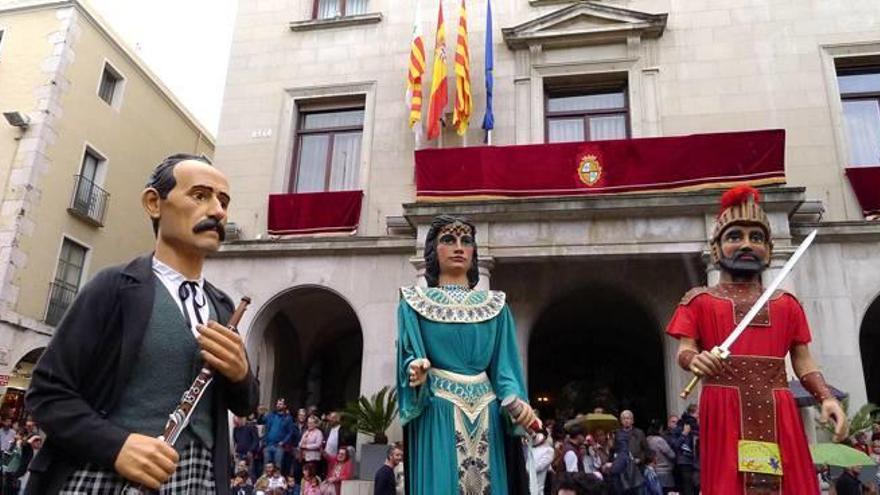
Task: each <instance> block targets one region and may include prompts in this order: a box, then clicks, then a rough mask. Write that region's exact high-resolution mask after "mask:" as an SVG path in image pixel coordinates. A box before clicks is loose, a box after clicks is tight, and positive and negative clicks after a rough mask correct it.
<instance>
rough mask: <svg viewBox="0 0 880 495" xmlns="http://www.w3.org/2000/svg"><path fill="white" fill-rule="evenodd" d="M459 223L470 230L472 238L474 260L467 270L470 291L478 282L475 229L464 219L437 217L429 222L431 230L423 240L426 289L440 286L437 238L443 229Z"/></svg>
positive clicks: (447, 216)
mask: <svg viewBox="0 0 880 495" xmlns="http://www.w3.org/2000/svg"><path fill="white" fill-rule="evenodd" d="M456 222H458V223H461V224H464V225H467V226H468V227H470V229H471V236H472V237H473V238H474V239H473V240H474V258H473V260H472V263H471V267H470V269H468V272H467V277H468V285H469V286H470V288H471V289H473V288H474V287H476V286H477V282H479V281H480V269H479V267H478V265H477V262H478V260H479V258H478V257H477V228H476V227H474V224H472V223H470V222H468V221H467V220H465V219H464V218H460V217H454V216H452V215H437V216H436V217H434V219H433V220H432V221H431V229H430V230H428V236H427V237H426V238H425V280H427V281H428V287H437V286H438V285H439V284H440V262H439V261H438V260H437V240H438V239H437V237H438V236H439V234H440V231H441V230H442V229H443V227H446V226H447V225H452V224H453V223H456Z"/></svg>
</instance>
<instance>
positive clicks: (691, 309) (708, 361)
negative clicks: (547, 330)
mask: <svg viewBox="0 0 880 495" xmlns="http://www.w3.org/2000/svg"><path fill="white" fill-rule="evenodd" d="M759 200H760V195H759V193H758V191H757V190H755V189H754V188H751V187H748V186H738V187H735V188H733V189H731V190H730V191H727V192H726V193H725V194H724V195H723V196H722V199H721V209H720V212H719V214H718V217H717V218H716V221H715V225H714V228H713V231H712V236H711V238H710V246H709V247H710V250H711V253H712V259H713V261H714V262H715V263H716V264H717V265H718V267H719V269H720V270H721V280H720V282H719V284H718V285H717V286H714V287H697V288H694V289H692V290H691V291H689V292H688V293H687V294H685V296H684V298H683V299H682V300H681V303H680V304H679V306H678V308H677V309H676V311H675V314H673V316H672V319H671V321H670V322H669V324H668V326H667V329H666V331H667V333H668V334H669V335H670V336H672V337H674V338H676V339H678V340H679V350H678V363H679V365H680V366H681V367H682V368H683V369H684V370H685V371H689V372H692V373H694V374H696V375H698V376H701V377H702V378H703V390H702V393H701V396H700V406H699V410H700V423H701V425H700V431H701V434H700V440H701V442H700V470H701V482H702V486H703V487H706V488H707V489H709V490H711V493H712V494H713V495H734V494H736V495H742V494H747V495H759V494H760V495H764V494H771V493H772V494H782V495H806V494H809V495H813V494H818V493H819V487H818V484H817V480H816V474H815V470H814V468H813V462H812V459H811V456H810V451H809V449H808V447H807V441H806V438H805V436H804V433H803V431H804V430H803V424H802V422H801V419H800V414H799V412H798V408H797V405H796V404H795V401H794V398H793V397H792V394H791V392H790V391H789V389H788V382H787V378H786V372H785V357H786V355H790V356H791V362H792V365H793V367H794V371H795V373H796V374H797V376H798V377H799V378H800V380H801V383H803V385H804V387H805V388H806V389H807V390H809V391H810V393H811V394H812V395H813V396H814V397H815V398H816V400H817V401H818V402H819V404H821V411H822V420H823V421H828V419H829V418H832V417H833V419H834V422H835V437H836V438H837V439H841V438H842V437H843V436H844V434H845V432H846V416H845V415H844V413H843V410H842V408H841V406H840V404H839V403H838V401H837V399H835V398H834V396H833V395H832V394H831V393H830V391H829V388H828V386H827V385H826V384H825V380H824V378H823V377H822V373H821V371H819V367H818V366H817V365H816V362H815V361H814V360H813V357H812V356H811V354H810V350H809V347H808V344H809V342H810V338H811V337H810V329H809V326H808V325H807V319H806V316H805V315H804V310H803V308H802V307H801V305H800V303H799V302H798V300H797V299H796V298H795V297H794V295H792V294H790V293H788V292H786V291H783V290H779V291H776V292H775V293H774V294H773V296H772V297H771V298H770V301H769V302H768V303H767V304H766V305H765V306H764V307H763V308H762V309H761V310H760V312H759V313H758V314H757V316H756V317H755V319H754V320H753V321H752V322H751V324H750V325H749V326H748V328H747V329H746V331H745V332H744V333H743V334H742V336H741V337H740V338H739V339H737V340H736V342H735V343H734V344H733V346H732V347H731V349H730V351H731V356H730V357H729V358H728V359H726V360H722V359H721V358H719V357H718V356H716V355H715V354H713V353H712V352H711V349H713V348H714V347H716V346H719V345H720V344H721V343H722V342H723V341H724V339H725V338H726V337H727V336H728V335H729V334H730V333H731V332H732V331H733V329H734V328H735V327H736V325H737V324H738V323H739V321H740V320H741V319H742V318H743V317H744V316H745V314H746V313H747V312H748V311H749V309H750V308H751V307H752V306H753V305H754V303H755V302H756V301H757V300H758V298H759V297H760V296H761V294H762V292H763V288H762V286H761V273H762V272H763V271H764V269H765V268H766V267H767V266H768V265H769V262H770V255H771V252H772V249H773V242H772V239H771V230H770V223H769V221H768V219H767V215H766V213H765V212H764V210H763V209H762V208H761V206H760V204H759ZM755 448H757V449H759V450H760V452H764V453H765V454H762V455H761V456H758V455H755V450H754V449H755Z"/></svg>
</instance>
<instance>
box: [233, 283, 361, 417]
mask: <svg viewBox="0 0 880 495" xmlns="http://www.w3.org/2000/svg"><path fill="white" fill-rule="evenodd" d="M360 321H361V320H360V318H359V317H358V315H357V313H356V312H355V310H354V307H353V306H352V304H351V303H350V302H349V301H348V299H347V298H345V297H344V296H343V295H342V294H340V293H339V292H337V291H335V290H333V289H330V288H328V287H324V286H320V285H302V286H297V287H293V288H290V289H286V290H284V291H282V292H279V293H278V294H277V295H275V296H274V297H273V298H271V299H270V300H269V301H268V302H267V303H266V304H265V305H264V306H263V307H262V308H260V310H259V311H258V313H257V315H256V316H255V318H254V320H253V323H252V324H251V330H250V332H249V333H248V336H247V347H248V349H249V351H250V355H251V359H252V362H253V365H252V366H253V367H254V368H255V369H256V370H257V374H258V376H259V378H260V381H261V397H263V399H262V402H263V404H271V403H273V402H274V400H275V399H277V398H279V397H284V398H286V399H287V400H288V403H289V404H290V405H291V406H295V407H305V406H312V405H314V406H317V407H318V408H319V409H321V410H325V411H326V410H331V409H336V408H339V407H342V406H343V405H344V404H345V403H347V402H348V401H350V400H353V399H356V398H357V397H358V396H359V394H360V388H361V383H360V382H361V364H362V360H363V332H362V327H361V323H360Z"/></svg>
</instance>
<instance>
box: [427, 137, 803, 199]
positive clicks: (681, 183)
mask: <svg viewBox="0 0 880 495" xmlns="http://www.w3.org/2000/svg"><path fill="white" fill-rule="evenodd" d="M784 152H785V131H783V130H760V131H747V132H727V133H717V134H695V135H689V136H674V137H661V138H641V139H620V140H609V141H589V142H568V143H552V144H530V145H516V146H474V147H465V148H444V149H425V150H420V151H417V152H416V154H415V162H416V194H417V201H418V202H426V203H432V202H443V201H462V200H464V201H472V200H497V199H511V198H541V197H578V196H594V195H607V194H619V193H634V192H637V193H645V192H669V191H694V190H702V189H713V188H720V187H726V186H729V185H732V184H738V183H750V184H752V185H768V184H784V183H785V153H784Z"/></svg>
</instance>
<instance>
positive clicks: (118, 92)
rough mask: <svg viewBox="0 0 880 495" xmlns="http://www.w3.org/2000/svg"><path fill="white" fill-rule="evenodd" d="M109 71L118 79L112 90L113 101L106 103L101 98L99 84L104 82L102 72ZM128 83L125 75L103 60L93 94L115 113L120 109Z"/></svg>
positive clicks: (108, 61)
mask: <svg viewBox="0 0 880 495" xmlns="http://www.w3.org/2000/svg"><path fill="white" fill-rule="evenodd" d="M107 70H109V71H110V72H111V73H112V74H113V75H115V76H116V77H118V80H117V81H116V85H115V86H114V89H113V101H111V102H107V100H105V99H104V98H103V97H102V96H101V84H102V83H103V82H104V72H105V71H107ZM127 81H128V78H127V77H126V76H125V74H124V73H123V72H122V71H121V70H119V69H118V68H117V67H116V66H115V65H114V64H112V63H111V62H110V60H108V59H106V58H105V59H104V63H103V64H101V73H100V74H99V75H98V86H97V87H96V88H95V94H96V95H97V96H98V99H99V100H101V101H103V102H105V103H107V104H108V105H110V107H111V108H113V109H114V110H116V111H119V109H120V108H121V107H122V99H123V96H124V94H125V86H126V83H127Z"/></svg>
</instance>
